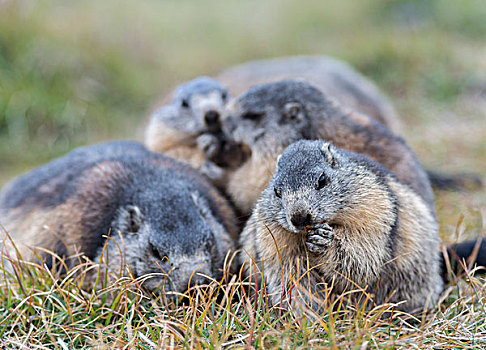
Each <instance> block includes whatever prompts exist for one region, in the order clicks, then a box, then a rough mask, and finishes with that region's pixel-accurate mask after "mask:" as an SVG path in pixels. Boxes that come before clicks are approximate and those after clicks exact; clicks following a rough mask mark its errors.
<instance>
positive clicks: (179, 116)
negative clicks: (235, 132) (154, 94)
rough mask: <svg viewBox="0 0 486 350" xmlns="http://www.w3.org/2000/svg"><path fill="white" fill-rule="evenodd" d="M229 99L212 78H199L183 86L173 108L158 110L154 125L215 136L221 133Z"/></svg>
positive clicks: (178, 91)
mask: <svg viewBox="0 0 486 350" xmlns="http://www.w3.org/2000/svg"><path fill="white" fill-rule="evenodd" d="M228 99H229V93H228V90H227V89H226V87H225V86H223V85H222V84H220V83H218V82H217V81H215V80H213V79H211V78H209V77H199V78H196V79H194V80H191V81H189V82H187V83H185V84H183V85H181V86H179V87H178V88H177V89H176V91H175V92H174V95H173V97H172V102H171V104H170V105H168V106H165V107H162V108H160V109H158V110H157V111H156V112H155V113H154V114H153V115H152V117H151V121H152V123H154V122H157V121H159V122H161V123H163V124H164V125H168V126H170V127H171V128H173V129H175V130H177V131H181V132H186V133H188V134H191V135H195V136H197V135H200V134H202V133H204V132H213V133H215V132H217V131H219V130H220V119H221V118H220V115H221V112H222V110H223V107H224V105H225V103H226V102H227V100H228Z"/></svg>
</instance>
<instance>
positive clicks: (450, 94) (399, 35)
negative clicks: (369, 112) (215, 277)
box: [0, 0, 486, 349]
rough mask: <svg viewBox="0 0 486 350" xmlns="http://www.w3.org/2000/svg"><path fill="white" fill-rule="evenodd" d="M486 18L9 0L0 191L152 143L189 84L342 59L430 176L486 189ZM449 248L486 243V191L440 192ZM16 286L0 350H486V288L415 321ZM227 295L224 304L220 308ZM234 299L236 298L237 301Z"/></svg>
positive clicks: (287, 1)
mask: <svg viewBox="0 0 486 350" xmlns="http://www.w3.org/2000/svg"><path fill="white" fill-rule="evenodd" d="M485 16H486V6H485V5H484V3H483V2H482V1H481V0H465V1H461V2H453V1H439V0H432V1H427V2H423V1H419V0H408V1H407V0H392V1H385V0H363V1H360V2H347V1H337V0H332V1H327V2H325V3H323V2H322V1H320V0H306V1H305V2H295V1H291V0H283V1H277V0H269V1H265V2H260V1H256V0H249V1H245V2H239V3H238V2H234V1H226V2H221V1H216V0H208V1H206V2H205V4H204V6H201V5H200V4H198V3H196V2H195V1H185V2H174V1H165V2H160V1H155V0H145V1H140V2H133V3H131V2H119V1H114V0H106V1H102V2H100V1H98V2H97V1H93V0H87V1H78V2H74V1H61V0H52V1H46V0H41V1H36V2H31V1H23V0H17V1H13V0H3V1H0V184H2V183H5V182H6V181H7V180H8V179H10V178H12V177H13V176H14V175H17V174H19V173H20V172H23V171H26V170H28V169H30V168H31V167H33V166H35V165H39V164H42V163H44V162H46V161H48V160H49V159H51V158H53V157H56V156H58V155H61V154H63V153H65V152H66V151H67V150H69V149H71V148H73V147H75V146H78V145H83V144H89V143H93V142H97V141H102V140H106V139H112V138H139V137H140V130H142V129H143V126H144V124H145V121H146V116H147V114H148V111H149V110H150V108H151V106H153V105H154V104H155V102H156V101H157V100H158V99H159V98H160V97H161V96H163V94H164V93H165V92H167V91H168V90H169V89H170V88H171V87H173V86H174V85H175V84H177V83H178V82H181V81H184V80H186V79H190V78H193V77H194V76H197V75H201V74H211V73H214V72H217V71H218V70H220V69H222V68H223V67H227V66H230V65H232V64H236V63H239V62H242V61H246V60H251V59H257V58H264V57H270V56H281V55H291V54H328V55H332V56H335V57H338V58H341V59H344V60H346V61H348V62H350V63H351V64H352V65H353V66H355V67H356V68H357V69H358V70H359V71H361V72H362V73H364V74H365V75H367V76H369V77H370V78H372V79H373V80H374V81H375V82H376V83H377V84H378V85H379V86H380V87H381V88H382V89H383V90H384V91H385V92H386V93H387V94H388V95H389V96H390V98H391V99H392V101H393V102H394V104H395V105H396V106H397V109H398V111H399V113H400V115H401V117H402V120H403V136H404V137H405V138H406V140H407V141H408V142H409V144H410V145H411V146H412V147H413V148H414V150H415V151H416V152H417V154H418V155H419V157H420V159H421V160H422V161H423V163H424V164H425V165H426V166H427V167H428V168H431V169H436V170H443V171H448V172H463V171H471V172H476V173H478V174H480V175H482V176H483V178H484V177H485V175H486V123H485V122H484V120H485V115H486V102H485V101H486V99H485V96H486V46H485V44H484V37H485V35H486V24H485V23H486V22H485V21H484V18H485ZM437 212H438V216H439V223H440V231H441V236H442V238H443V239H444V240H445V241H447V242H454V241H458V240H459V241H460V240H464V239H466V238H472V237H477V236H481V235H485V234H486V232H485V229H486V224H485V222H486V196H485V191H484V190H481V191H476V192H464V193H437ZM16 264H17V265H18V271H19V274H18V275H8V276H7V275H6V274H7V271H6V270H5V269H4V268H2V271H1V272H2V273H3V274H4V277H3V280H2V282H1V285H0V348H4V347H5V348H34V347H35V346H37V347H39V348H42V347H44V348H47V347H49V348H58V349H65V348H73V347H74V348H83V347H95V348H96V347H98V348H103V347H106V348H109V347H114V346H115V345H116V346H118V347H119V348H146V349H149V348H156V347H157V346H159V347H186V348H191V347H192V348H213V349H214V348H220V347H247V346H250V347H251V346H255V347H265V348H272V347H278V348H307V347H313V348H354V349H367V348H380V349H391V348H396V347H404V348H419V349H424V348H464V349H467V348H470V349H474V348H482V347H485V344H484V343H485V338H486V327H485V324H484V309H483V308H484V301H485V299H484V297H485V285H486V284H485V281H484V279H483V278H481V277H474V276H471V275H468V276H466V277H465V278H460V279H458V280H457V281H456V280H454V279H453V282H452V283H451V285H450V286H449V287H448V289H447V290H446V291H445V293H444V296H443V298H442V300H441V302H440V303H439V305H438V306H437V308H436V309H434V310H433V311H432V312H430V313H428V314H426V315H425V316H424V317H421V318H420V319H419V320H418V321H415V322H413V323H411V322H406V321H404V320H403V319H402V318H400V317H398V316H397V315H394V318H393V319H391V320H390V319H379V318H377V316H378V315H379V314H380V313H383V312H385V311H386V308H387V307H389V306H384V308H379V309H377V310H375V311H374V312H367V311H362V310H352V309H348V308H345V309H342V308H341V309H338V310H336V309H335V308H332V307H328V308H327V309H326V310H324V312H323V313H322V318H321V319H320V320H318V321H317V320H312V319H309V318H301V317H299V316H298V315H295V314H294V313H292V312H289V311H282V310H280V309H278V308H275V307H269V306H268V304H267V303H266V300H265V298H266V296H265V295H259V296H258V298H257V299H256V301H255V300H253V299H251V298H249V297H248V296H246V294H244V290H243V289H242V286H241V283H242V282H241V281H239V279H238V278H236V279H235V280H230V281H225V282H229V283H227V284H223V283H222V282H223V281H215V282H214V283H213V284H212V286H211V287H210V288H209V289H201V290H197V291H195V293H194V295H193V297H191V298H189V300H190V301H189V302H188V303H186V304H184V305H180V304H170V305H167V304H165V303H164V302H162V301H161V300H158V299H157V298H153V297H150V296H149V294H148V293H147V292H146V291H144V290H143V288H141V287H139V283H138V281H137V280H134V279H130V278H127V277H120V276H116V275H114V276H112V277H111V278H112V281H113V283H112V284H110V285H109V286H108V285H105V286H103V288H100V289H96V290H95V291H93V292H86V291H84V290H83V289H81V288H80V285H81V284H80V283H81V282H80V281H81V280H82V276H83V274H84V273H85V272H84V271H83V269H89V268H92V269H96V268H98V267H97V264H93V263H89V264H88V263H87V264H86V265H85V266H83V267H79V268H74V269H73V270H71V272H72V274H73V278H70V279H59V278H57V276H55V275H53V274H52V273H51V272H49V271H48V270H47V269H45V268H44V267H43V266H40V265H35V264H28V263H20V262H19V263H16ZM216 291H220V292H219V294H218V296H217V295H216V294H217V293H216ZM221 293H222V294H223V295H226V299H225V298H223V299H222V300H220V299H221Z"/></svg>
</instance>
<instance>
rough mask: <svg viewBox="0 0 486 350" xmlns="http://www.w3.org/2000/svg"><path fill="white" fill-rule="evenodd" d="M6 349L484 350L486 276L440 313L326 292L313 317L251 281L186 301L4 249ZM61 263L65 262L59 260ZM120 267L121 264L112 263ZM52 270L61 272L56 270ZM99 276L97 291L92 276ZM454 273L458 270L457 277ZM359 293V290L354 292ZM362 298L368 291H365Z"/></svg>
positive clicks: (1, 332)
mask: <svg viewBox="0 0 486 350" xmlns="http://www.w3.org/2000/svg"><path fill="white" fill-rule="evenodd" d="M1 262H2V264H1V267H0V273H1V274H2V275H3V280H2V283H0V300H1V304H0V339H1V340H0V346H2V348H25V349H27V348H28V349H46V348H56V349H72V348H87V347H90V348H91V347H92V348H98V349H104V348H120V349H121V348H124V349H131V348H137V349H138V348H140V349H154V348H191V349H192V348H195V349H199V348H209V349H215V348H222V347H225V348H227V347H228V348H253V347H255V348H284V349H290V348H315V349H342V348H355V349H367V348H373V349H375V348H376V349H393V348H396V347H405V348H418V349H425V348H437V347H441V348H450V347H453V348H455V349H457V348H463V349H474V348H481V347H484V346H485V345H486V319H485V318H484V312H485V307H486V290H485V288H484V279H481V278H478V277H475V276H474V271H468V272H467V273H466V275H465V277H464V276H463V278H461V279H460V280H459V283H457V284H456V283H455V284H453V285H451V286H450V287H449V288H448V289H447V290H446V291H445V292H444V294H443V296H442V298H441V300H440V302H439V303H438V305H437V307H436V308H435V309H433V312H428V313H423V314H417V315H414V316H411V315H407V314H404V313H401V312H398V311H394V310H393V306H394V305H391V304H389V305H387V304H385V305H380V306H375V307H373V308H372V309H369V310H368V309H365V308H364V307H362V306H359V305H355V304H346V296H337V297H335V298H329V299H327V300H325V302H324V303H323V304H322V305H321V309H320V312H319V313H318V314H316V313H315V312H313V311H311V310H310V309H306V308H305V306H302V308H301V309H300V310H301V311H302V310H304V313H302V312H301V311H296V310H295V309H294V310H292V309H286V308H284V307H281V306H280V305H274V306H270V305H271V304H270V302H269V298H270V296H269V295H266V294H265V293H264V292H262V291H260V292H257V293H256V294H255V292H252V295H250V294H249V292H248V288H247V287H246V286H247V284H248V283H247V282H246V281H242V278H241V277H240V276H237V275H229V274H225V277H224V278H222V279H221V280H219V281H216V280H215V281H213V282H211V283H210V284H209V285H208V286H199V287H195V288H193V289H191V290H190V291H189V292H187V293H186V294H185V295H184V296H185V300H184V302H182V301H181V299H179V300H174V301H168V300H167V299H166V298H165V294H164V293H161V294H159V295H150V294H149V293H148V292H147V291H145V290H144V289H143V287H142V281H143V277H141V278H138V279H135V278H133V277H130V276H128V277H127V276H122V275H120V274H119V273H114V272H108V273H106V265H105V264H104V263H103V262H99V263H94V262H90V261H84V262H83V263H81V264H80V265H78V266H75V267H73V268H71V269H68V270H67V272H65V273H64V274H62V275H59V274H58V273H56V272H53V270H49V269H47V268H46V267H45V266H42V265H41V264H39V263H35V262H34V263H32V262H25V261H23V260H22V259H21V257H20V256H16V257H15V256H14V257H12V256H9V255H8V254H6V253H5V251H3V252H2V255H1ZM61 264H63V262H60V263H59V265H58V266H61ZM114 269H115V270H118V271H119V270H120V269H119V268H116V267H115V268H114ZM54 270H55V269H54ZM92 275H94V276H96V280H97V281H99V283H95V285H96V288H91V289H90V288H86V287H85V286H86V285H85V281H86V280H88V279H90V278H91V277H90V276H92ZM455 278H456V276H452V279H455ZM354 293H356V294H357V295H361V292H360V291H355V292H354ZM363 297H368V296H367V295H364V296H363Z"/></svg>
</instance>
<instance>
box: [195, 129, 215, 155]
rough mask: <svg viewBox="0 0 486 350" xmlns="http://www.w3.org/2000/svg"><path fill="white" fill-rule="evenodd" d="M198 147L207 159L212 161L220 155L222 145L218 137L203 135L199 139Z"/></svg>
mask: <svg viewBox="0 0 486 350" xmlns="http://www.w3.org/2000/svg"><path fill="white" fill-rule="evenodd" d="M197 147H198V148H199V149H200V150H202V151H203V152H204V155H205V156H206V157H207V158H209V159H211V158H212V157H215V156H216V155H217V154H218V153H219V151H220V149H221V143H220V141H219V140H218V138H217V137H216V136H214V135H210V134H203V135H201V136H199V137H198V138H197Z"/></svg>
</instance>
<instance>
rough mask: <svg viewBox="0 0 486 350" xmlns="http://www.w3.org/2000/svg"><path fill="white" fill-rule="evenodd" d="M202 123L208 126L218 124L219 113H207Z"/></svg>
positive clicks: (212, 111)
mask: <svg viewBox="0 0 486 350" xmlns="http://www.w3.org/2000/svg"><path fill="white" fill-rule="evenodd" d="M204 121H205V122H206V124H207V125H208V126H213V125H216V124H219V113H218V112H216V111H214V110H211V111H207V112H206V114H205V115H204Z"/></svg>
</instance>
